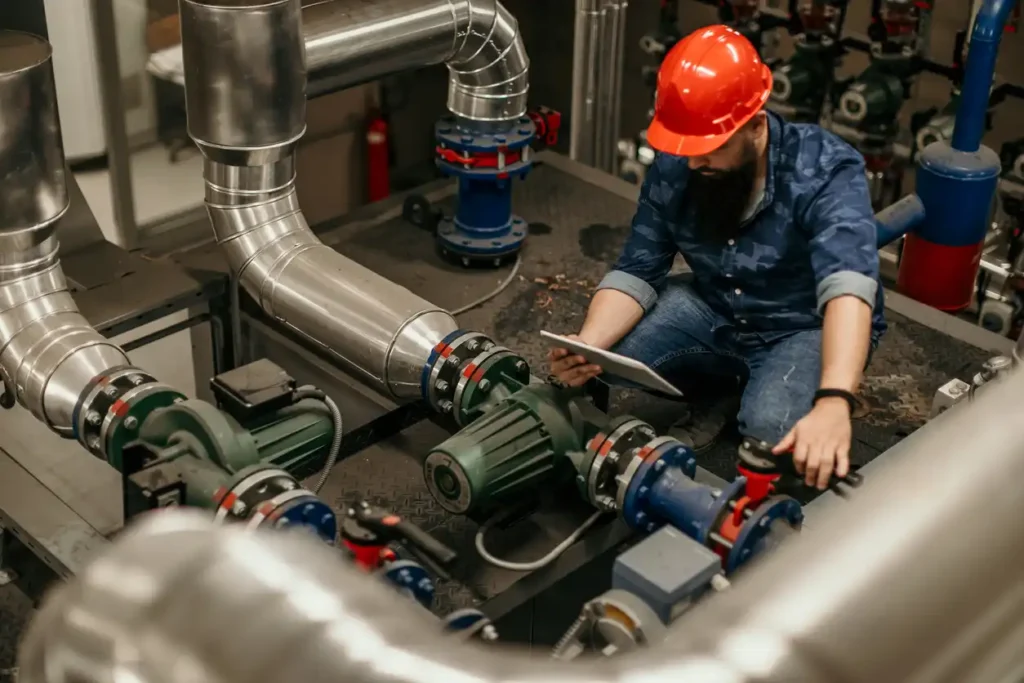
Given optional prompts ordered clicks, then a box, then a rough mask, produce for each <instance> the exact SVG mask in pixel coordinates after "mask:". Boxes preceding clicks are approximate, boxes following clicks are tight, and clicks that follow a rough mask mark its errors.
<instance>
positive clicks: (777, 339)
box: [550, 26, 885, 488]
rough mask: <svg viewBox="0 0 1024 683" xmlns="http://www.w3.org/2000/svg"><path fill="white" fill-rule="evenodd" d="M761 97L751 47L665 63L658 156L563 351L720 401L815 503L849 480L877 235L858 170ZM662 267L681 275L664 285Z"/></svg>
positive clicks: (701, 36) (875, 303)
mask: <svg viewBox="0 0 1024 683" xmlns="http://www.w3.org/2000/svg"><path fill="white" fill-rule="evenodd" d="M771 84H772V78H771V72H770V70H769V69H768V68H767V67H766V66H765V65H764V64H763V63H762V62H761V60H760V58H759V57H758V55H757V51H756V50H755V49H754V47H753V45H751V44H750V42H749V41H747V40H746V39H745V38H744V37H743V36H741V35H740V34H738V33H736V32H735V31H733V30H731V29H729V28H727V27H725V26H711V27H708V28H703V29H700V30H698V31H696V32H695V33H693V34H691V35H690V36H688V37H687V38H685V39H684V40H682V41H681V42H680V43H678V44H677V45H676V46H675V47H674V48H673V49H672V50H671V52H670V53H669V54H668V55H667V57H666V59H665V62H664V64H663V66H662V69H661V72H660V74H659V79H658V92H657V102H656V105H655V118H654V120H653V122H652V124H651V126H650V128H649V129H648V132H647V140H648V143H649V144H650V145H651V146H652V147H653V148H654V149H656V150H657V151H658V155H657V159H656V160H655V162H654V164H653V165H652V166H651V168H650V172H649V173H648V175H647V177H646V179H645V182H644V184H643V187H642V189H641V192H640V200H639V205H638V208H637V212H636V216H635V218H634V219H633V224H632V231H631V233H630V235H629V237H628V239H627V241H626V243H625V247H624V249H623V251H622V255H621V257H620V258H619V260H618V262H617V263H616V264H615V266H614V268H613V270H612V271H611V272H609V273H608V274H607V276H606V277H605V278H604V280H603V281H602V282H601V284H600V285H599V286H598V288H597V292H596V293H595V295H594V297H593V300H592V302H591V304H590V308H589V310H588V313H587V317H586V321H585V322H584V324H583V327H582V328H581V329H580V331H579V333H578V334H577V335H576V336H577V337H578V338H579V339H581V340H582V341H584V342H586V343H588V344H591V345H593V346H597V347H600V348H604V349H612V350H614V351H616V352H618V353H620V354H623V355H626V356H629V357H631V358H635V359H637V360H640V361H642V362H644V363H645V364H647V365H648V366H650V367H652V368H653V369H654V370H656V371H657V372H658V373H659V374H661V375H662V376H664V377H665V378H666V379H668V380H669V381H670V382H672V383H674V384H675V385H676V386H678V387H679V388H680V389H682V390H683V392H684V394H685V395H688V396H690V397H702V396H713V395H716V394H718V395H719V397H721V393H722V392H721V389H722V388H723V387H725V388H729V387H732V388H733V391H732V392H731V397H730V396H726V397H725V398H726V400H727V401H728V400H730V399H731V406H732V409H731V410H730V411H722V410H718V414H720V415H726V416H730V415H734V416H735V417H736V421H737V426H738V428H739V431H740V433H741V434H742V435H743V436H747V437H752V438H754V439H757V440H763V441H767V442H769V443H771V444H774V445H775V452H776V453H782V452H790V451H791V452H792V454H793V458H794V461H795V462H796V465H797V468H798V469H799V470H801V471H803V472H804V475H805V478H806V482H807V484H809V485H813V486H817V487H819V488H825V487H826V486H827V485H828V482H829V477H830V475H832V474H833V473H835V474H836V475H838V476H845V475H846V473H847V471H848V469H849V450H850V441H851V427H850V417H851V412H852V410H853V407H854V406H855V405H856V399H855V394H856V391H857V388H858V385H859V384H860V381H861V375H862V373H863V371H864V368H865V366H866V364H867V361H868V358H869V355H870V353H871V351H872V350H873V349H874V347H875V345H876V344H877V343H878V340H879V338H880V337H881V335H882V333H883V332H884V331H885V321H884V319H883V298H882V295H883V291H882V287H881V284H880V282H879V271H878V251H877V247H876V240H877V236H876V233H877V228H876V224H875V220H874V215H873V211H872V208H871V198H870V195H869V192H868V186H867V181H866V178H865V172H864V160H863V158H862V157H861V155H860V154H859V153H858V152H857V151H856V150H855V149H853V148H852V147H850V146H849V145H847V144H846V143H845V142H843V141H842V140H841V139H839V138H838V137H836V136H835V135H833V134H831V133H829V132H827V131H825V130H823V129H822V128H820V127H818V126H816V125H806V124H790V123H787V122H786V121H784V120H782V119H781V118H780V117H778V116H776V115H775V114H773V113H771V112H766V111H764V104H765V102H766V101H767V100H768V96H769V94H770V93H771ZM677 254H682V256H683V258H684V259H685V260H686V263H687V264H688V266H689V269H690V271H691V274H690V275H689V276H683V277H673V276H670V271H671V269H672V266H673V262H674V261H675V258H676V256H677ZM550 361H551V369H552V373H553V374H554V375H555V376H557V377H558V378H560V379H561V380H562V381H563V382H566V383H567V384H570V385H573V386H579V385H582V384H583V383H585V382H587V381H589V380H590V379H592V378H593V377H596V376H597V375H598V374H600V368H599V367H597V366H596V365H593V364H591V363H589V362H588V361H587V360H586V359H585V358H583V357H582V356H579V355H574V354H572V353H570V352H568V351H567V350H565V349H553V350H552V351H551V356H550ZM739 387H742V391H741V392H740V391H738V389H739ZM727 393H728V392H727ZM717 405H718V406H719V408H720V407H721V405H722V404H721V401H720V400H719V402H718V404H717ZM694 412H696V411H693V410H691V411H690V419H689V420H682V421H681V422H680V423H677V424H678V425H679V426H680V427H681V428H682V430H683V432H684V433H683V434H682V435H681V436H682V438H684V439H686V440H689V441H690V442H691V445H693V446H695V447H698V448H699V447H700V446H702V445H705V444H706V443H707V442H708V441H709V438H708V436H709V435H708V434H707V432H706V430H705V432H704V433H703V434H702V433H701V431H700V430H699V429H698V428H699V426H700V425H699V424H697V421H694V420H693V419H692V418H693V413H694ZM723 422H724V421H723ZM722 426H724V425H722ZM687 430H689V431H687ZM712 436H713V434H712Z"/></svg>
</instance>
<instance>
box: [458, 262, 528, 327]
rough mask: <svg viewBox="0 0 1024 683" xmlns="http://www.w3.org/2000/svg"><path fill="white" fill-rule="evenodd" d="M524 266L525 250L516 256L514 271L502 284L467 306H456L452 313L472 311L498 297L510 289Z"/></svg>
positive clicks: (459, 313) (460, 313)
mask: <svg viewBox="0 0 1024 683" xmlns="http://www.w3.org/2000/svg"><path fill="white" fill-rule="evenodd" d="M522 266H523V252H521V251H520V252H519V255H518V256H516V263H515V265H514V266H512V272H511V273H509V274H508V277H507V278H505V279H504V280H502V281H501V284H500V285H498V286H497V287H495V288H494V289H493V290H492V291H490V292H488V293H487V294H485V295H484V296H482V297H480V298H479V299H477V300H476V301H473V302H472V303H468V304H466V305H465V306H463V307H461V308H456V309H455V310H454V311H451V314H452V315H462V314H463V313H468V312H469V311H472V310H473V309H474V308H480V307H481V306H483V305H484V304H485V303H487V302H488V301H490V300H491V299H493V298H494V297H496V296H498V295H499V294H501V293H502V292H504V291H505V290H506V289H508V286H509V285H511V284H512V283H513V282H514V281H515V279H516V275H519V269H520V268H522Z"/></svg>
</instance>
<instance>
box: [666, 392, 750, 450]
mask: <svg viewBox="0 0 1024 683" xmlns="http://www.w3.org/2000/svg"><path fill="white" fill-rule="evenodd" d="M739 409H740V400H739V397H738V396H729V397H726V398H723V399H720V400H718V401H710V402H708V403H701V404H691V405H687V406H685V408H684V412H683V414H682V415H681V416H680V417H679V419H677V420H676V421H675V422H674V423H673V424H672V426H671V427H669V429H668V436H671V437H672V438H674V439H678V440H679V441H681V442H682V443H684V444H686V445H687V446H689V447H690V448H692V449H693V451H694V452H695V453H700V452H702V451H706V450H708V449H709V448H711V447H712V446H714V445H715V444H716V443H717V442H718V439H719V437H720V436H721V435H722V434H723V433H724V432H725V429H726V427H728V426H729V424H730V423H732V422H733V421H734V420H735V419H736V414H737V413H738V412H739Z"/></svg>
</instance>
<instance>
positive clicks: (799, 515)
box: [725, 496, 804, 574]
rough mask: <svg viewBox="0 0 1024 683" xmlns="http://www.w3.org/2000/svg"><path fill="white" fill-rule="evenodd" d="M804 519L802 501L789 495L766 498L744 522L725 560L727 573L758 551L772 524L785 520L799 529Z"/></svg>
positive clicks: (734, 569)
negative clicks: (797, 500) (799, 501)
mask: <svg viewBox="0 0 1024 683" xmlns="http://www.w3.org/2000/svg"><path fill="white" fill-rule="evenodd" d="M803 519H804V513H803V510H802V509H801V508H800V503H798V502H796V501H795V500H794V499H792V498H790V497H789V496H772V497H771V498H769V499H768V500H766V501H765V502H764V503H762V504H761V505H759V506H758V507H757V509H756V510H754V512H753V514H751V516H750V517H748V518H747V519H746V520H745V521H744V522H743V526H742V527H741V528H740V532H739V534H738V535H737V536H736V540H735V541H733V544H732V548H731V549H730V550H729V555H728V557H727V558H726V560H725V572H726V574H731V573H732V572H734V571H736V570H737V569H739V568H740V567H741V566H743V564H744V563H745V562H747V560H749V559H750V558H751V557H752V556H753V555H754V554H755V553H756V552H757V550H758V545H759V544H760V543H761V542H762V541H763V540H764V539H765V538H766V537H767V536H768V534H769V532H771V529H772V524H774V523H775V522H778V521H784V522H785V523H787V524H789V525H790V527H792V528H794V529H798V528H800V525H801V523H802V522H803Z"/></svg>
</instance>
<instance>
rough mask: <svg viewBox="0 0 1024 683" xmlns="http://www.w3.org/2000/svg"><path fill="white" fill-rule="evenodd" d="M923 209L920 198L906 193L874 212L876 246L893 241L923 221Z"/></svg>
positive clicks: (880, 246)
mask: <svg viewBox="0 0 1024 683" xmlns="http://www.w3.org/2000/svg"><path fill="white" fill-rule="evenodd" d="M924 219H925V211H924V204H923V203H922V202H921V198H920V197H918V196H917V195H916V194H908V195H907V196H906V197H904V198H903V199H901V200H899V201H898V202H896V203H895V204H891V205H889V206H887V207H886V208H884V209H882V210H881V211H879V212H878V213H876V214H875V223H876V224H877V226H878V248H879V249H881V248H882V247H884V246H886V245H888V244H891V243H892V242H895V241H896V240H898V239H899V238H900V237H903V236H904V235H906V234H907V233H908V232H910V231H912V230H915V229H916V228H917V227H918V226H919V225H921V224H922V223H924Z"/></svg>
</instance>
